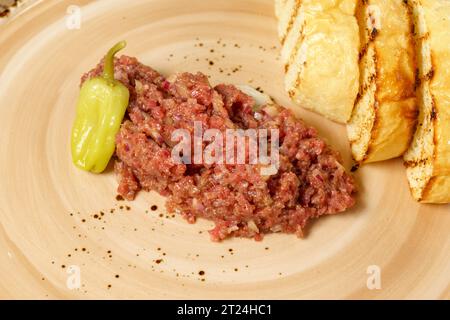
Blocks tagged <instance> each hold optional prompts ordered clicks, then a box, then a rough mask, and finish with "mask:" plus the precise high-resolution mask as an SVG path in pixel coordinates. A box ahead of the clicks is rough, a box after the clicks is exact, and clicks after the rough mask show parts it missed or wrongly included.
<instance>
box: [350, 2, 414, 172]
mask: <svg viewBox="0 0 450 320" xmlns="http://www.w3.org/2000/svg"><path fill="white" fill-rule="evenodd" d="M357 18H358V24H359V27H360V31H361V32H360V36H361V40H362V42H361V49H360V74H361V77H360V89H359V96H358V97H359V98H358V100H357V101H356V103H355V109H354V110H353V113H352V118H351V119H350V121H349V124H348V127H347V131H348V136H349V140H350V145H351V149H352V155H353V158H354V159H355V160H356V161H357V162H359V163H368V162H375V161H382V160H386V159H391V158H395V157H398V156H401V155H402V154H403V153H404V152H405V151H406V150H407V148H408V146H409V144H410V142H411V139H412V137H413V134H414V131H415V126H416V121H417V106H416V94H415V90H414V89H415V83H416V77H415V75H416V71H415V70H416V61H415V52H414V35H413V22H412V13H411V11H410V10H409V8H408V6H407V5H406V4H405V3H404V1H403V0H365V1H363V0H360V1H359V3H358V7H357ZM370 86H373V88H372V90H370V91H369V90H368V89H369V87H370ZM365 95H370V97H369V98H368V99H367V98H366V99H365V100H361V97H364V96H365ZM367 104H369V105H367ZM361 108H362V110H361ZM365 109H370V114H368V115H366V116H365V117H361V115H360V113H361V112H365Z"/></svg>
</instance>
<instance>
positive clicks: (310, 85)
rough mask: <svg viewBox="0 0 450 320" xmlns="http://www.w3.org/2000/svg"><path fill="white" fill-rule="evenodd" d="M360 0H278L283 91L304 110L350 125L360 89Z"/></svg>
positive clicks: (277, 12) (276, 5) (276, 7)
mask: <svg viewBox="0 0 450 320" xmlns="http://www.w3.org/2000/svg"><path fill="white" fill-rule="evenodd" d="M356 2H357V0H285V1H282V0H277V1H276V4H275V9H276V14H277V16H278V34H279V37H280V41H281V43H282V51H281V59H282V62H283V63H284V65H285V71H286V75H285V88H286V90H287V92H288V93H289V96H290V97H291V98H292V99H293V100H294V101H295V102H297V103H298V104H299V105H300V106H302V107H304V108H307V109H310V110H313V111H315V112H317V113H320V114H322V115H324V116H325V117H327V118H329V119H331V120H334V121H338V122H343V123H345V122H347V121H348V120H349V118H350V115H351V112H352V109H353V106H354V102H355V98H356V95H357V93H358V87H359V68H358V53H359V52H358V49H359V30H358V24H357V22H356V18H355V16H354V14H355V8H356Z"/></svg>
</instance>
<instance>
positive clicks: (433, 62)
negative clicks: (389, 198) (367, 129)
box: [404, 0, 450, 203]
mask: <svg viewBox="0 0 450 320" xmlns="http://www.w3.org/2000/svg"><path fill="white" fill-rule="evenodd" d="M408 5H409V6H410V7H411V8H412V10H415V12H416V16H415V24H416V27H415V33H416V38H417V43H418V45H417V52H418V53H419V55H420V62H421V63H420V65H419V78H420V79H419V80H420V81H419V88H418V91H419V96H420V101H419V106H420V116H419V119H420V120H419V125H418V127H417V131H416V133H415V136H414V140H413V142H412V144H411V147H410V149H409V150H408V152H407V153H406V154H405V157H404V159H405V165H406V171H407V176H408V182H409V185H410V188H411V193H412V195H413V197H414V198H415V199H416V200H418V201H420V202H423V203H449V202H450V46H449V43H450V35H449V30H450V1H446V0H420V1H419V0H408ZM424 128H425V129H424Z"/></svg>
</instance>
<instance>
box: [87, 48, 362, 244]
mask: <svg viewBox="0 0 450 320" xmlns="http://www.w3.org/2000/svg"><path fill="white" fill-rule="evenodd" d="M101 72H102V63H100V64H99V65H98V66H97V67H96V68H95V69H93V70H91V71H90V72H88V73H86V74H85V75H84V76H83V78H82V82H83V81H85V80H86V79H88V78H91V77H94V76H98V75H100V74H101ZM115 78H116V79H117V80H119V81H121V82H122V83H123V84H124V85H126V86H127V87H128V89H129V90H130V103H129V106H128V110H127V115H126V118H125V120H124V122H123V124H122V126H121V129H120V131H119V133H118V134H117V138H116V143H117V146H116V157H117V160H116V163H115V171H116V173H117V175H118V177H119V181H120V183H119V187H118V193H119V194H120V195H122V196H123V197H124V198H126V199H128V200H133V199H134V198H135V196H136V194H137V193H138V192H139V191H140V190H141V189H143V190H145V191H150V190H154V191H157V192H159V193H160V194H161V195H164V196H167V203H166V207H167V210H168V211H169V212H171V213H172V212H176V213H180V214H181V215H182V216H183V217H184V218H186V219H187V221H189V222H190V223H193V222H195V220H196V219H197V218H206V219H209V220H212V221H213V222H214V223H215V228H214V229H212V230H210V231H209V232H210V235H211V239H212V240H214V241H220V240H223V239H225V238H227V237H232V236H236V237H251V238H254V239H256V240H261V239H262V238H263V236H264V234H267V233H273V232H284V233H295V234H296V235H297V236H299V237H302V236H303V230H304V229H305V226H306V225H307V223H308V221H309V220H310V219H312V218H317V217H319V216H321V215H326V214H334V213H339V212H343V211H345V210H346V209H348V208H349V207H351V206H353V205H354V203H355V199H354V193H355V191H356V187H355V183H354V180H353V178H352V177H351V176H350V175H349V174H348V173H347V172H346V171H345V169H344V168H343V166H342V164H341V160H340V156H339V154H338V153H337V152H335V151H333V150H332V149H331V148H329V146H328V145H327V144H326V143H325V142H324V141H323V140H322V139H320V138H319V137H318V135H317V131H316V130H315V129H314V128H311V127H309V126H307V125H305V124H304V123H303V122H302V121H301V120H299V119H297V118H295V116H294V115H293V114H292V112H291V111H289V110H288V109H285V108H283V107H279V106H270V107H267V108H266V107H262V108H260V110H258V111H257V113H255V110H254V104H255V103H254V100H253V98H252V97H250V96H248V95H246V94H245V93H243V92H241V91H240V90H239V89H237V88H236V87H235V86H233V85H226V84H219V85H217V86H215V87H212V86H211V85H210V83H209V81H208V78H207V77H206V76H205V75H203V74H201V73H197V74H191V73H181V74H177V75H174V76H172V77H170V78H165V77H163V76H162V75H161V74H159V73H158V72H157V71H155V70H153V69H152V68H150V67H148V66H144V65H142V64H141V63H139V62H138V61H137V60H136V59H135V58H132V57H128V56H121V57H120V58H117V59H116V60H115ZM274 110H275V112H274ZM195 121H197V122H200V123H201V124H202V126H203V129H204V130H206V129H210V128H214V129H219V130H220V131H221V132H225V130H227V129H278V130H279V147H280V148H279V169H278V171H277V173H276V174H274V175H270V176H267V175H262V174H261V172H260V169H261V166H260V165H257V164H248V163H247V164H235V163H232V164H208V165H206V164H186V163H178V162H176V161H174V160H173V159H172V157H171V151H172V148H173V147H174V145H175V144H176V143H177V142H176V141H172V140H171V137H172V132H173V131H174V130H175V129H186V130H188V132H190V134H191V135H193V134H194V122H195ZM246 152H248V150H246ZM247 156H248V155H247Z"/></svg>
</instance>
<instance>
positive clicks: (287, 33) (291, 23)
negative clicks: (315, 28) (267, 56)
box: [281, 0, 301, 45]
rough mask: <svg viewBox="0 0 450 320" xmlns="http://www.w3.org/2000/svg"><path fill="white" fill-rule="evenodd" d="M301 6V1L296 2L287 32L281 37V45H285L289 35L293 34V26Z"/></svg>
mask: <svg viewBox="0 0 450 320" xmlns="http://www.w3.org/2000/svg"><path fill="white" fill-rule="evenodd" d="M300 5H301V0H295V5H294V10H292V12H291V16H290V17H289V22H288V25H287V28H286V32H285V33H284V34H283V36H282V37H281V45H284V42H285V41H286V38H287V37H288V35H289V33H290V32H291V29H292V26H293V25H294V21H295V18H296V17H297V13H298V10H299V8H300Z"/></svg>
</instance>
